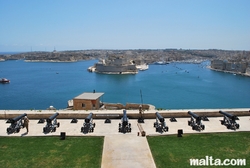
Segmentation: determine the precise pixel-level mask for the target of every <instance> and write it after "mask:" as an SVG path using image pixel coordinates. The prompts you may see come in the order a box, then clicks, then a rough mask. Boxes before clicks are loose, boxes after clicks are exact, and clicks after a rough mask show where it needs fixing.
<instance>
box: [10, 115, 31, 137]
mask: <svg viewBox="0 0 250 168" xmlns="http://www.w3.org/2000/svg"><path fill="white" fill-rule="evenodd" d="M25 116H27V114H26V113H24V114H22V115H19V116H17V117H14V118H10V119H9V122H10V123H11V125H10V126H9V127H8V128H7V133H8V134H11V133H18V132H19V131H20V129H21V128H24V123H23V120H24V117H25Z"/></svg>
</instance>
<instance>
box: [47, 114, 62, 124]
mask: <svg viewBox="0 0 250 168" xmlns="http://www.w3.org/2000/svg"><path fill="white" fill-rule="evenodd" d="M58 115H59V113H55V114H53V115H52V116H50V117H49V118H47V119H46V121H47V122H48V123H51V121H52V120H54V119H55V118H56V117H57V116H58Z"/></svg>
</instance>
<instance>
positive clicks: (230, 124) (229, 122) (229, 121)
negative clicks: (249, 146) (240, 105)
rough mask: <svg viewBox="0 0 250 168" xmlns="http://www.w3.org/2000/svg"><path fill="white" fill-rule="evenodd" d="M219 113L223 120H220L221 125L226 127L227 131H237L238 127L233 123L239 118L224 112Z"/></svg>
mask: <svg viewBox="0 0 250 168" xmlns="http://www.w3.org/2000/svg"><path fill="white" fill-rule="evenodd" d="M219 113H221V114H223V115H224V117H223V120H221V125H225V126H227V129H234V130H236V129H239V128H240V125H239V124H238V123H237V122H236V121H235V120H239V118H238V117H237V116H236V115H233V114H230V113H227V112H224V111H219Z"/></svg>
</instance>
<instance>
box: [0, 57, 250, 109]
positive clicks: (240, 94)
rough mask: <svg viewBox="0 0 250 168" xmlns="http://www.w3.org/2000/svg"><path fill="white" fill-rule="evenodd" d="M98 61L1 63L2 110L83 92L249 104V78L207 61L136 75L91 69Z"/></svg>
mask: <svg viewBox="0 0 250 168" xmlns="http://www.w3.org/2000/svg"><path fill="white" fill-rule="evenodd" d="M96 62H97V60H89V61H80V62H70V63H62V62H60V63H58V62H25V61H24V60H13V61H5V62H0V78H7V79H9V80H10V81H11V82H10V84H0V91H1V96H0V109H1V110H8V109H16V110H19V109H20V110H21V109H35V110H42V109H47V108H48V107H49V106H54V107H55V108H57V109H64V108H66V107H67V102H68V100H70V99H73V98H74V97H76V96H78V95H79V94H81V93H83V92H93V90H95V91H96V92H104V93H105V94H104V95H103V96H102V97H101V101H103V102H108V103H122V104H126V103H143V104H152V105H154V106H156V107H157V108H163V109H203V108H249V107H250V77H245V76H240V75H233V74H229V73H223V72H216V71H212V70H210V69H208V68H206V66H207V65H208V64H209V62H203V63H202V64H187V63H170V64H167V65H149V69H148V70H146V71H139V73H138V74H135V75H132V74H131V75H108V74H99V73H90V72H88V71H87V68H88V67H90V66H92V65H93V64H94V63H96Z"/></svg>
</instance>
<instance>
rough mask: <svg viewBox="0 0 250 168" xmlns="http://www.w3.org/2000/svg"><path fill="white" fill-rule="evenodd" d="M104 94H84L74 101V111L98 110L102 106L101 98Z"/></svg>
mask: <svg viewBox="0 0 250 168" xmlns="http://www.w3.org/2000/svg"><path fill="white" fill-rule="evenodd" d="M103 94H104V93H95V92H93V93H86V92H85V93H82V94H80V95H79V96H77V97H75V98H74V99H73V109H74V110H98V109H99V108H100V106H101V102H100V98H101V96H102V95H103Z"/></svg>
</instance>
